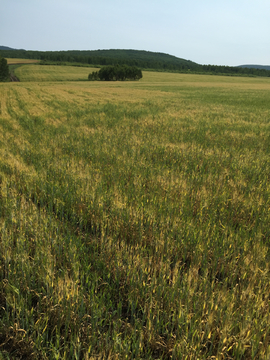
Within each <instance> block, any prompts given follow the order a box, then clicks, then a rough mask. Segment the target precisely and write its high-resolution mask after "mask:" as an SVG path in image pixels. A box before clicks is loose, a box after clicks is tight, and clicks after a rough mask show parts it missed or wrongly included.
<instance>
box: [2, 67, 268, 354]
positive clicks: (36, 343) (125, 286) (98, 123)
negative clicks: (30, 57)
mask: <svg viewBox="0 0 270 360" xmlns="http://www.w3.org/2000/svg"><path fill="white" fill-rule="evenodd" d="M91 71H92V70H91V69H90V70H89V68H88V69H84V68H72V69H69V67H62V68H60V67H55V66H51V67H50V66H42V67H41V66H39V65H35V66H30V65H25V66H22V67H20V68H17V69H16V75H17V76H18V77H19V78H20V79H21V80H24V82H23V81H22V82H20V83H4V84H0V105H1V107H0V184H1V185H0V186H1V187H0V314H1V316H0V358H2V359H269V356H270V330H269V329H270V328H269V323H270V316H269V315H270V312H269V297H270V281H269V280H270V274H269V267H270V266H269V260H270V251H269V248H270V242H269V240H270V227H269V223H270V182H269V180H270V175H269V174H270V157H269V150H270V135H269V134H270V133H269V130H270V103H269V98H270V79H266V78H236V77H234V78H232V77H214V76H199V75H180V74H165V73H154V72H153V73H152V72H144V73H143V79H142V80H141V81H138V82H112V83H106V82H87V81H85V82H82V81H75V80H82V79H83V76H85V78H87V75H88V73H89V72H91ZM84 72H85V73H84ZM57 80H61V81H57ZM67 80H73V81H72V82H69V81H67Z"/></svg>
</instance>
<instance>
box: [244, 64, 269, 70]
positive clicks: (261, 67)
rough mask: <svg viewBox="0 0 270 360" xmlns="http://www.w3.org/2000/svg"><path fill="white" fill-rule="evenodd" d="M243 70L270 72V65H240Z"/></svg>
mask: <svg viewBox="0 0 270 360" xmlns="http://www.w3.org/2000/svg"><path fill="white" fill-rule="evenodd" d="M239 67H241V68H248V69H264V70H270V65H239Z"/></svg>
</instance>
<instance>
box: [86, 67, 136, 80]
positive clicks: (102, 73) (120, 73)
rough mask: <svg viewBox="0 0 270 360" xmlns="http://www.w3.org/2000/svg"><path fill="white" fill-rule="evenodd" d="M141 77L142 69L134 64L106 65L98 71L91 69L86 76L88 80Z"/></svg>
mask: <svg viewBox="0 0 270 360" xmlns="http://www.w3.org/2000/svg"><path fill="white" fill-rule="evenodd" d="M141 78H142V71H141V70H140V69H138V68H137V67H136V66H127V65H122V66H121V65H115V66H114V65H108V66H104V67H102V68H101V69H100V70H99V71H93V72H92V73H91V74H89V76H88V80H104V81H124V80H139V79H141Z"/></svg>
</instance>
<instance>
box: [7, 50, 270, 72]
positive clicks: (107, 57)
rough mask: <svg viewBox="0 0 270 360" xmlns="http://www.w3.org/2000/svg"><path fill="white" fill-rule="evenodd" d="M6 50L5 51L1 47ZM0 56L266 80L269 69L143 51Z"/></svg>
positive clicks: (11, 53) (10, 53) (12, 52)
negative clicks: (216, 63) (217, 63)
mask: <svg viewBox="0 0 270 360" xmlns="http://www.w3.org/2000/svg"><path fill="white" fill-rule="evenodd" d="M5 48H6V47H5ZM0 56H2V57H5V58H22V59H37V60H42V63H43V64H48V63H51V62H54V63H61V64H63V63H73V64H74V63H76V64H82V65H94V66H99V65H101V66H102V65H116V64H119V65H123V64H126V65H130V66H137V67H139V68H141V69H153V70H159V71H177V72H184V73H186V72H192V73H200V74H205V73H206V74H214V75H239V76H268V77H270V69H269V70H268V69H265V68H260V67H259V66H258V67H257V68H254V67H252V68H251V67H246V66H243V67H239V66H218V65H200V64H197V63H195V62H193V61H190V60H185V59H182V58H178V57H176V56H172V55H169V54H164V53H158V52H151V51H144V50H115V49H113V50H81V51H79V50H69V51H29V50H15V49H11V50H8V49H4V50H1V47H0Z"/></svg>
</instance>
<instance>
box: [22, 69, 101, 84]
mask: <svg viewBox="0 0 270 360" xmlns="http://www.w3.org/2000/svg"><path fill="white" fill-rule="evenodd" d="M96 70H97V69H95V68H89V67H76V66H56V65H35V66H32V65H24V66H21V67H19V68H17V69H16V70H15V75H16V76H18V78H19V79H20V81H74V80H78V81H79V80H88V75H89V73H90V72H92V71H96Z"/></svg>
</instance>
